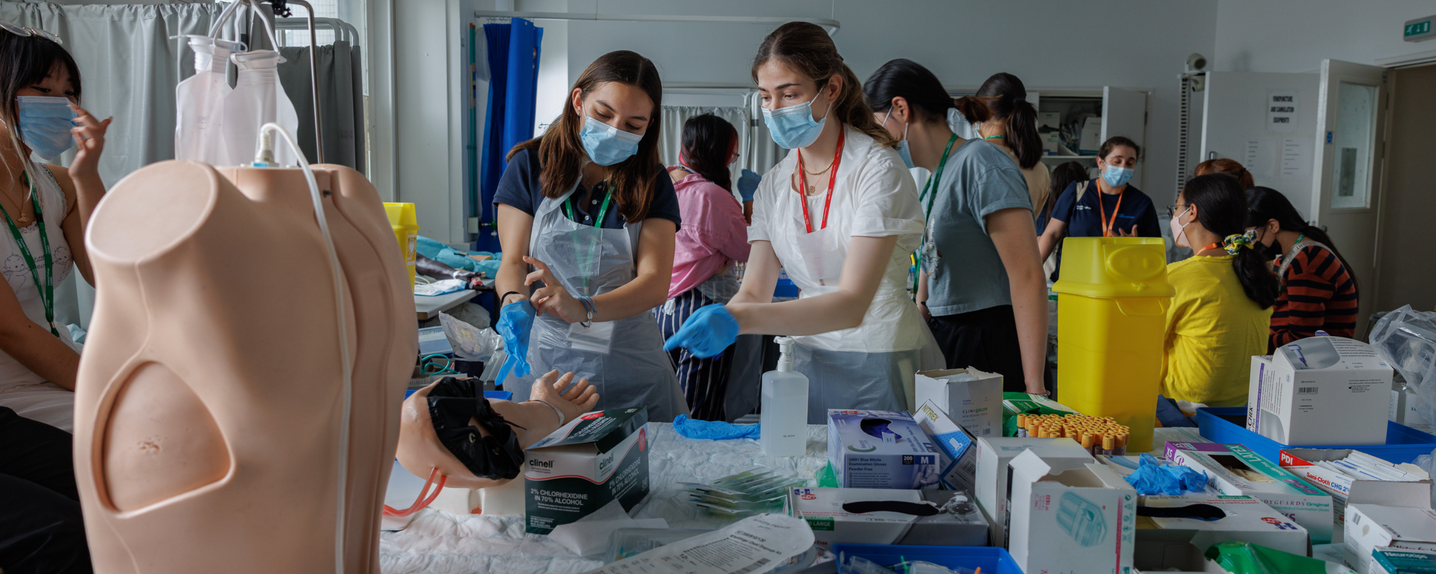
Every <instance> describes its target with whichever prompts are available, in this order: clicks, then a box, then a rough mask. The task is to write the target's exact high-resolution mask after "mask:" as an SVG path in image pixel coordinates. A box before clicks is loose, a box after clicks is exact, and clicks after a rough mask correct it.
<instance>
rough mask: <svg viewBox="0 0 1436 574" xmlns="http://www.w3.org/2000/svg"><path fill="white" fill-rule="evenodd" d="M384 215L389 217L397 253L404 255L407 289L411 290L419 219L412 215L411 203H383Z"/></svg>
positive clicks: (412, 207) (412, 206)
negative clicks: (397, 247) (396, 244)
mask: <svg viewBox="0 0 1436 574" xmlns="http://www.w3.org/2000/svg"><path fill="white" fill-rule="evenodd" d="M384 213H385V214H387V215H388V216H389V225H390V226H392V227H393V228H394V239H396V240H397V241H398V242H399V251H400V252H402V253H403V254H404V265H405V266H406V267H408V268H409V288H410V289H413V288H414V262H415V261H416V260H417V259H418V256H417V251H416V248H417V243H418V241H419V217H418V216H417V215H416V214H415V213H414V204H412V203H385V204H384Z"/></svg>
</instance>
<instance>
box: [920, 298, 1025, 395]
mask: <svg viewBox="0 0 1436 574" xmlns="http://www.w3.org/2000/svg"><path fill="white" fill-rule="evenodd" d="M927 326H928V328H929V329H932V336H933V337H934V338H936V339H937V346H938V347H941V348H942V354H943V356H944V357H946V358H947V368H949V369H965V368H967V367H973V368H976V369H978V370H981V371H987V372H989V373H998V374H1000V375H1002V390H1003V392H1008V393H1020V392H1025V391H1026V390H1027V383H1026V381H1027V379H1026V378H1024V377H1023V376H1022V348H1021V345H1020V344H1019V343H1018V341H1017V319H1015V318H1014V317H1013V315H1012V306H1011V305H1002V306H1000V307H989V308H987V309H979V310H977V311H970V312H967V313H959V314H957V315H946V316H942V317H937V316H934V317H933V318H932V320H931V321H928V323H927Z"/></svg>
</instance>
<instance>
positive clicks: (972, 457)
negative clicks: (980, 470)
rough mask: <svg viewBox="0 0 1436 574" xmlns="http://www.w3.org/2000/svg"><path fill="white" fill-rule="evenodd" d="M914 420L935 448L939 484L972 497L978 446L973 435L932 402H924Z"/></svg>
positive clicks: (915, 413) (914, 413)
mask: <svg viewBox="0 0 1436 574" xmlns="http://www.w3.org/2000/svg"><path fill="white" fill-rule="evenodd" d="M913 418H914V419H916V420H917V425H918V426H920V427H922V431H923V432H925V433H927V437H928V438H930V439H932V442H933V445H935V446H937V454H938V459H939V462H940V464H941V466H942V471H941V476H942V482H943V484H944V485H945V486H946V487H947V488H951V489H955V490H961V491H963V492H966V493H968V494H972V493H973V490H974V488H973V487H974V486H976V483H975V482H974V478H975V476H976V473H977V445H976V443H974V442H973V439H972V435H969V434H967V431H966V430H963V428H962V427H961V426H960V425H958V424H957V423H956V422H953V420H952V419H951V418H948V416H947V415H946V414H944V413H943V412H942V409H939V408H938V407H937V405H936V404H934V403H933V402H932V401H925V402H923V403H922V406H919V407H918V408H917V410H916V411H914V412H913Z"/></svg>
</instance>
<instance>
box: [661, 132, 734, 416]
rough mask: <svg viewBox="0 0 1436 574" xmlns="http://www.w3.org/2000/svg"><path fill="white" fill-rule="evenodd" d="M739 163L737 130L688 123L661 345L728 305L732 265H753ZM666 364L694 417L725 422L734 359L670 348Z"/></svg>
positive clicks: (676, 171) (676, 177) (677, 180)
mask: <svg viewBox="0 0 1436 574" xmlns="http://www.w3.org/2000/svg"><path fill="white" fill-rule="evenodd" d="M737 159H738V130H737V129H735V128H734V127H733V124H730V123H728V122H727V121H725V120H724V119H723V118H720V117H718V116H715V115H713V114H703V115H700V116H695V117H692V118H689V119H688V121H687V122H685V123H684V124H683V150H682V151H681V152H680V153H679V155H678V165H677V166H674V167H671V168H669V169H668V175H669V177H671V178H672V179H673V189H674V191H676V192H677V193H678V209H679V212H680V213H681V214H682V216H683V228H682V229H679V230H678V236H677V238H676V240H677V245H676V249H675V250H674V253H673V281H672V282H671V283H669V285H668V302H667V303H664V305H663V307H662V308H661V309H659V311H658V325H659V327H660V328H662V329H663V338H664V340H667V339H668V338H669V337H672V336H673V334H674V333H677V332H678V330H679V329H681V328H682V327H683V323H684V322H685V321H687V320H688V317H689V316H690V315H692V314H693V312H694V311H697V310H698V309H700V308H702V307H703V306H705V305H712V304H714V303H727V302H728V301H730V300H732V299H733V295H735V294H737V292H738V277H737V275H735V274H734V273H733V263H734V262H743V261H747V260H748V251H749V246H748V225H747V221H746V220H745V219H744V218H743V208H742V207H741V206H739V205H738V200H737V199H735V198H734V197H733V192H732V189H733V183H732V175H730V173H729V171H728V166H729V165H732V163H733V162H734V161H736V160H737ZM745 175H746V174H745ZM740 185H742V184H741V180H740ZM755 187H756V185H755ZM729 348H731V347H729ZM668 358H669V360H671V361H673V366H674V367H675V368H676V369H677V370H678V384H679V385H681V386H682V387H683V396H684V399H686V400H687V401H688V407H689V408H690V409H693V418H695V419H698V420H705V421H721V420H726V419H727V413H725V411H724V408H723V405H724V397H725V396H726V395H727V392H728V374H729V372H730V371H731V370H732V368H733V353H729V352H724V353H720V354H719V355H718V356H716V357H709V358H701V357H698V356H696V355H694V354H693V353H692V352H690V351H689V350H687V349H673V350H671V351H668ZM740 414H741V413H740Z"/></svg>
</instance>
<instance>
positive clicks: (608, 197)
mask: <svg viewBox="0 0 1436 574" xmlns="http://www.w3.org/2000/svg"><path fill="white" fill-rule="evenodd" d="M606 187H607V186H605V188H606ZM612 204H613V192H612V191H609V190H607V189H605V193H604V196H603V205H601V206H599V208H598V219H597V220H595V221H594V222H593V227H594V228H596V229H603V218H604V217H605V216H607V215H608V207H609V206H610V205H612ZM563 207H564V209H566V210H568V218H569V219H572V220H573V222H574V223H578V212H577V211H575V210H574V207H573V195H572V194H570V195H569V196H568V201H565V202H563ZM580 225H582V224H580ZM582 241H583V240H582V239H580V238H579V236H578V234H574V236H573V247H574V249H573V250H574V252H577V251H578V249H579V248H578V245H579V243H580V242H582ZM600 243H603V241H602V240H600V239H595V240H593V241H590V242H589V243H588V261H587V262H586V263H584V264H583V265H580V266H579V268H580V269H588V268H589V267H590V266H591V265H592V264H593V258H594V257H596V256H597V254H598V246H599V244H600ZM589 279H590V278H589V276H588V274H587V273H583V295H585V296H592V295H593V294H592V293H589V292H588V280H589Z"/></svg>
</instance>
